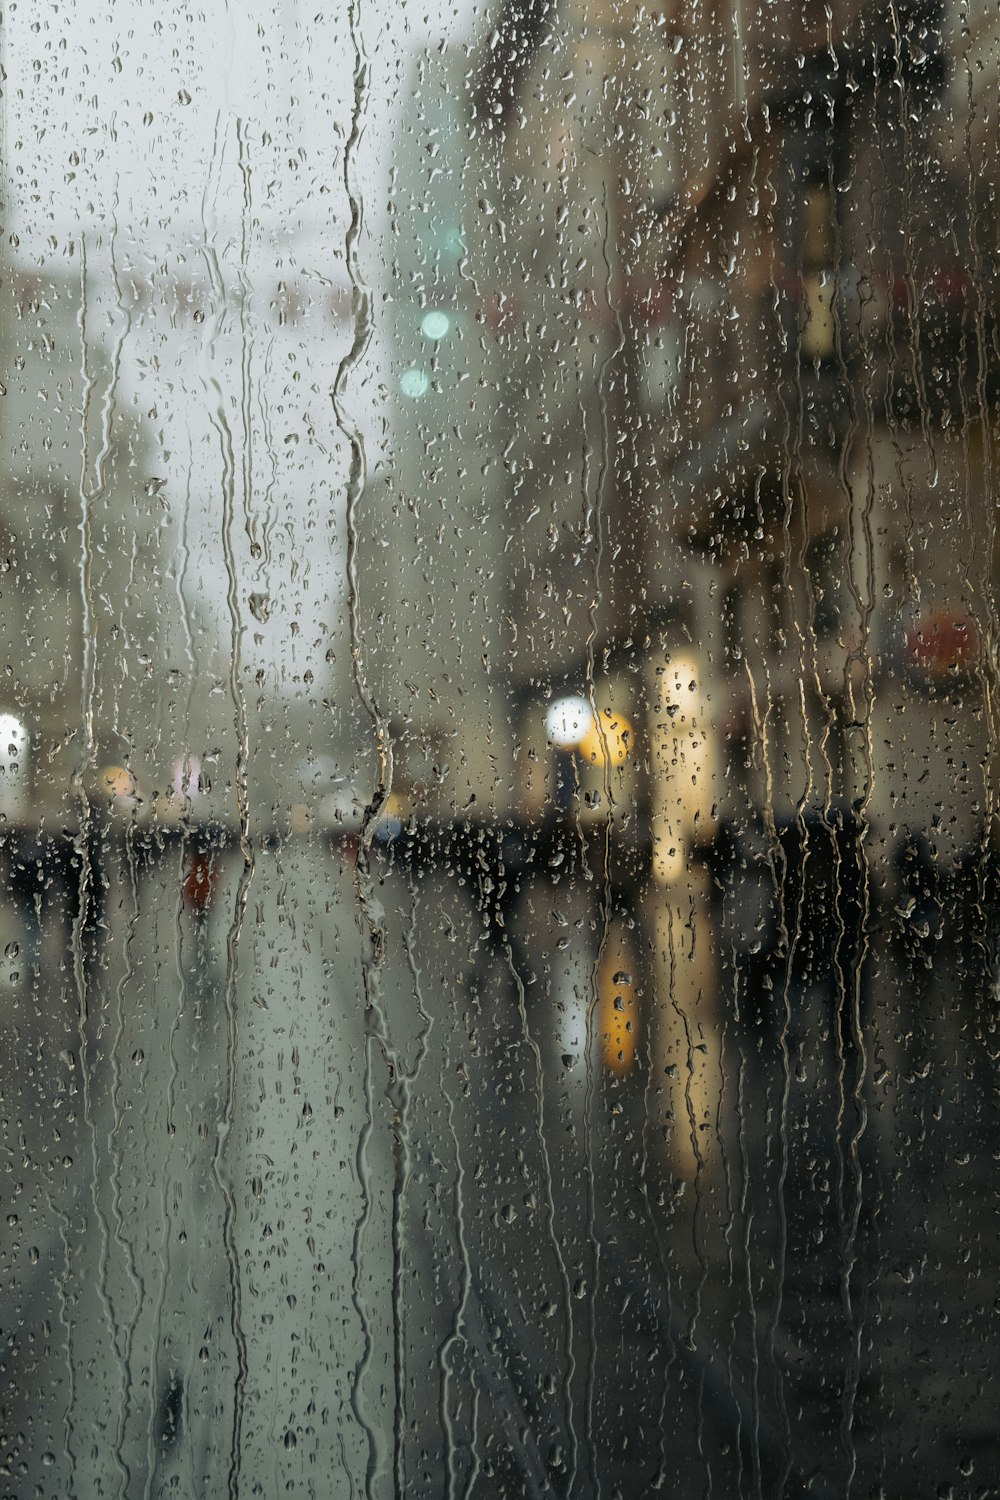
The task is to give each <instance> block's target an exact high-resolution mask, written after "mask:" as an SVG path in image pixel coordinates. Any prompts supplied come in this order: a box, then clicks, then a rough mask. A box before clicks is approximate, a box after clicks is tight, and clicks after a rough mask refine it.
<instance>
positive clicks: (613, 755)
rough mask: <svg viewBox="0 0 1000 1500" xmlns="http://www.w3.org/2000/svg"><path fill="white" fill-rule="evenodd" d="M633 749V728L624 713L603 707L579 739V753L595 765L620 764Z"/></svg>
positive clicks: (622, 763)
mask: <svg viewBox="0 0 1000 1500" xmlns="http://www.w3.org/2000/svg"><path fill="white" fill-rule="evenodd" d="M634 749H635V730H634V729H633V727H632V724H631V722H630V721H629V720H628V719H627V718H626V717H625V715H624V714H619V713H615V712H614V711H613V710H612V709H610V708H605V709H603V710H602V711H601V713H600V714H599V716H598V722H597V723H596V724H592V725H591V727H590V728H589V729H588V730H587V733H586V734H585V735H584V737H583V739H582V740H581V741H580V754H581V755H582V756H583V757H584V758H585V759H586V760H589V761H590V762H591V763H592V764H593V765H595V766H604V765H612V766H621V765H624V763H625V761H626V760H628V758H629V756H630V755H631V754H632V752H633V750H634Z"/></svg>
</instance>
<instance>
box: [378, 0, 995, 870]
mask: <svg viewBox="0 0 1000 1500" xmlns="http://www.w3.org/2000/svg"><path fill="white" fill-rule="evenodd" d="M894 18H895V19H894ZM779 21H780V25H778V26H777V32H775V26H776V24H777V23H778V22H779ZM487 33H489V34H488V35H487ZM776 34H777V35H780V36H781V38H782V40H781V44H780V46H776V45H775V44H774V41H773V37H774V36H775V35H776ZM991 42H992V33H991V31H990V26H989V22H988V21H987V20H986V18H985V17H984V18H983V19H982V20H981V21H980V23H979V31H978V32H976V31H975V30H974V29H973V28H970V25H969V24H968V22H967V16H966V11H965V10H961V12H960V11H959V9H958V8H950V7H947V6H944V5H943V4H936V3H933V0H920V3H917V4H913V5H910V6H908V7H904V8H902V9H898V14H897V11H895V10H894V11H892V12H891V13H890V11H889V10H885V11H884V12H882V11H874V12H873V11H872V10H871V9H870V8H866V9H865V10H864V11H861V10H859V9H858V8H856V7H852V6H841V7H835V8H833V9H831V8H827V9H825V10H824V11H823V13H822V15H819V14H818V13H817V16H816V17H811V15H810V14H809V13H808V12H804V11H801V10H798V9H796V8H795V7H789V8H787V12H786V10H782V11H781V13H780V16H779V15H778V13H777V12H772V11H769V12H768V13H767V14H766V15H765V14H764V13H763V12H761V13H760V15H759V16H758V17H757V18H756V19H755V20H754V19H751V18H750V17H749V16H748V15H747V14H745V13H744V12H743V10H742V8H737V9H736V10H734V11H727V12H726V14H725V15H722V14H721V13H720V14H718V15H716V14H715V13H713V14H712V16H711V17H707V16H704V15H696V13H695V12H694V11H692V12H691V14H690V15H688V14H687V12H686V11H685V9H684V7H679V8H676V9H675V10H674V11H673V12H672V13H670V14H667V13H665V12H663V11H658V10H656V9H653V10H650V9H647V8H646V7H644V6H630V5H608V6H607V7H604V8H600V7H598V8H595V7H594V6H587V7H585V8H579V7H574V6H564V7H560V8H559V9H558V11H556V10H554V9H551V8H549V7H546V6H543V5H539V6H537V7H531V6H529V7H523V6H519V5H508V6H500V7H498V8H497V11H496V12H495V15H494V17H493V21H492V24H491V25H489V26H486V27H485V28H483V31H482V34H481V36H477V38H476V39H475V40H474V42H473V43H470V44H469V45H468V46H465V47H460V48H454V49H452V50H451V51H446V52H443V53H441V54H440V55H438V56H432V57H429V58H426V59H423V60H422V61H421V63H420V65H419V70H420V71H419V77H417V78H416V79H415V80H414V87H413V90H412V93H411V94H409V95H408V102H407V106H406V110H405V112H404V115H403V118H402V125H401V133H400V148H399V153H398V159H397V162H396V164H395V167H394V172H395V178H394V182H395V186H394V193H393V209H394V212H393V220H392V222H393V246H394V251H393V253H394V256H395V259H394V261H393V262H392V271H393V286H394V293H393V295H394V296H395V297H396V299H397V303H396V319H397V330H398V345H397V348H398V364H397V366H396V368H395V371H394V373H395V377H396V385H397V397H396V412H397V432H398V438H399V441H398V444H397V447H396V451H397V453H398V468H397V470H396V472H395V473H393V474H392V475H391V476H387V478H386V486H387V489H389V490H390V491H391V493H392V499H391V505H392V514H393V520H392V522H391V528H392V529H391V532H390V528H389V527H387V531H386V538H387V543H388V545H389V557H390V558H393V559H400V560H403V564H404V565H403V566H402V567H400V568H399V569H398V570H397V569H396V568H395V567H393V566H391V567H390V568H389V569H388V570H387V572H386V574H385V577H386V579H387V581H386V583H385V588H386V590H387V593H386V595H385V602H383V603H382V604H381V605H380V614H379V629H380V632H381V634H380V637H379V648H378V649H379V651H380V653H382V654H383V656H384V660H385V662H386V671H385V677H384V693H385V698H386V702H387V705H388V707H389V708H390V710H391V714H392V715H395V716H396V718H397V720H398V727H399V730H400V734H401V737H402V743H401V755H400V764H401V768H402V771H403V779H404V780H405V779H406V775H407V772H406V763H407V754H408V753H409V754H410V756H411V758H412V759H414V760H421V758H422V759H423V760H425V761H426V760H429V762H430V764H431V765H437V766H438V772H439V773H440V772H441V765H442V764H443V763H444V762H447V763H448V765H449V767H450V770H449V773H448V775H449V776H450V777H452V778H455V777H457V780H447V779H446V780H444V781H441V780H440V776H439V784H438V786H437V789H436V792H435V793H434V795H433V796H432V797H431V801H430V803H428V807H430V806H431V805H433V807H434V808H435V810H436V811H437V812H438V813H440V814H442V815H443V814H445V813H446V812H448V811H449V810H450V811H451V812H456V811H462V810H465V811H466V812H467V811H468V809H469V805H470V804H469V797H470V796H476V797H477V798H478V806H479V808H480V810H482V808H483V805H484V802H485V804H486V805H489V806H493V807H495V808H496V810H498V811H500V812H503V813H511V812H520V813H527V814H529V815H530V814H531V813H532V812H533V811H535V812H537V811H538V810H539V809H540V808H541V807H542V806H543V805H544V804H545V802H546V799H547V798H548V800H549V802H550V803H551V800H552V798H553V797H554V796H557V794H556V784H555V781H553V778H554V777H555V778H556V779H558V776H559V775H560V774H562V773H561V772H560V770H559V760H560V757H559V753H558V747H554V745H553V741H552V736H551V733H550V732H547V731H546V729H545V724H546V711H547V705H549V704H550V703H551V701H552V699H553V697H558V696H559V695H560V694H563V695H565V694H569V695H571V696H572V695H577V696H582V697H584V698H587V699H590V700H591V706H592V709H594V710H596V711H597V713H598V715H600V713H601V711H602V710H613V711H615V712H618V713H621V714H623V715H625V716H626V718H628V719H630V720H631V719H634V720H635V721H636V725H637V726H639V727H638V729H637V733H636V734H635V736H634V738H633V741H632V744H631V745H630V747H629V754H628V757H627V761H628V767H629V770H630V772H631V775H632V781H631V782H630V784H629V789H628V792H627V793H625V794H623V795H622V796H621V797H620V798H619V803H620V806H621V809H622V816H624V817H626V818H627V816H628V809H629V808H630V807H633V808H635V807H637V808H638V809H639V816H640V817H645V816H647V814H648V812H649V809H650V808H651V806H652V802H653V801H655V799H656V797H657V796H658V795H660V794H658V793H657V791H656V786H657V782H658V780H659V779H660V778H659V777H658V775H657V773H656V771H655V768H654V761H655V759H656V754H657V752H656V748H655V746H656V743H657V734H656V731H655V728H654V724H655V720H656V716H657V712H658V709H659V708H660V707H662V705H658V704H657V700H656V687H655V684H656V683H657V682H658V681H662V678H663V673H664V670H665V669H666V666H667V658H669V657H671V656H674V657H677V656H678V653H680V658H679V659H683V660H687V659H690V660H691V661H692V662H693V663H695V664H696V665H697V670H698V675H699V684H700V685H699V698H700V701H701V708H700V716H701V723H702V725H703V727H704V729H705V732H706V734H707V735H708V737H709V739H710V740H711V742H712V752H711V759H712V762H713V765H714V768H715V774H713V776H712V777H711V785H710V786H709V785H708V784H707V783H706V785H705V789H704V797H703V799H702V801H703V802H704V806H703V807H701V809H700V812H701V818H702V823H703V827H704V826H707V825H708V823H709V822H710V821H711V819H712V818H714V817H720V816H721V817H728V818H730V819H732V820H734V821H735V822H737V823H742V822H745V821H746V820H747V818H748V817H749V818H752V817H760V816H763V815H764V814H765V810H766V813H767V816H769V817H773V818H777V819H778V821H779V822H780V821H787V820H789V819H793V818H794V817H795V816H796V815H797V814H798V815H801V814H802V812H803V811H804V810H805V811H808V810H809V809H812V811H813V812H814V813H815V814H816V815H817V816H822V815H823V814H824V809H825V810H826V811H827V812H829V809H830V808H831V807H833V806H841V805H842V806H846V807H852V806H853V807H855V808H857V809H863V814H864V817H865V818H866V819H867V820H868V823H869V825H870V827H871V828H872V830H873V831H875V832H876V833H877V840H876V842H878V843H879V845H880V846H881V847H883V848H885V849H888V848H889V846H890V844H891V842H892V839H893V838H894V837H895V835H896V833H897V832H898V830H899V829H901V828H903V829H905V828H911V829H914V830H919V831H920V832H921V833H928V834H929V835H930V836H931V837H932V839H933V840H934V841H936V843H937V844H939V845H940V849H941V853H942V855H944V856H945V857H949V856H952V857H954V856H955V855H957V854H959V853H961V852H962V851H968V850H969V848H970V847H972V846H974V845H976V843H977V842H978V841H979V840H980V839H981V838H982V837H983V835H984V830H985V828H986V826H987V824H988V822H989V818H990V811H989V809H990V805H991V790H990V784H989V783H990V776H989V774H988V772H987V771H986V770H985V769H984V767H985V763H986V760H987V759H988V754H987V747H988V745H989V743H990V736H991V723H990V716H991V712H992V710H991V707H990V704H991V702H992V699H993V681H994V677H995V671H996V659H995V647H994V644H993V642H994V639H995V628H994V624H993V611H994V605H993V598H994V592H995V589H994V585H995V581H996V556H995V553H996V549H995V544H994V528H993V523H992V519H991V517H992V499H991V496H992V493H993V484H994V480H993V473H992V466H993V458H992V452H993V447H994V432H995V424H996V370H997V363H996V352H995V330H994V323H993V317H992V313H991V311H990V302H991V292H990V288H991V287H992V284H993V279H994V276H995V267H994V264H993V261H994V259H995V253H994V252H993V251H992V250H991V248H990V245H991V244H992V241H990V239H989V235H988V234H987V233H986V232H985V226H987V225H989V224H990V223H992V216H993V214H994V212H995V210H994V207H993V199H994V196H995V184H994V181H993V178H992V176H991V174H990V173H989V172H978V171H976V170H975V169H974V167H973V166H972V165H971V162H972V160H973V159H974V157H970V142H971V143H972V145H971V150H972V152H973V153H974V152H975V149H976V148H975V144H974V143H975V141H977V140H979V138H980V137H981V136H982V135H983V132H984V131H987V130H988V129H989V128H990V127H989V123H988V122H989V119H990V111H989V103H988V98H989V96H988V82H987V79H988V76H989V68H990V67H991V66H993V65H992V63H991V62H990V58H991V55H992V47H991ZM722 101H725V102H724V103H723V102H722ZM988 241H989V244H988V243H987V242H988ZM397 272H398V274H397ZM403 537H405V538H406V540H405V541H403V540H402V538H403ZM410 555H413V556H415V557H416V558H417V559H418V563H417V568H416V570H412V569H411V568H409V567H408V566H406V565H405V559H406V558H407V557H408V556H410ZM390 600H391V604H390V603H389V602H388V601H390ZM446 600H447V603H446V602H445V601H446ZM404 682H405V683H406V684H407V685H408V686H407V687H406V688H405V689H402V688H401V684H402V683H404ZM411 686H412V688H413V689H414V691H413V692H412V693H411V692H410V687H411ZM673 707H674V709H676V705H674V706H673ZM444 743H450V744H451V747H452V748H451V752H450V753H449V754H447V755H445V754H444V752H443V750H441V749H440V745H441V744H444ZM407 746H408V747H409V750H408V749H407ZM435 746H438V747H439V748H438V749H435V748H434V747H435ZM578 748H579V747H577V749H578ZM579 758H580V757H579V754H578V755H577V759H579ZM584 759H586V757H584ZM590 759H591V762H592V763H593V762H594V761H595V760H599V761H600V762H601V763H602V767H601V768H599V770H600V771H601V774H603V769H606V766H605V765H604V763H608V764H610V763H611V762H613V761H614V756H610V757H609V756H608V754H607V747H606V746H605V747H603V748H602V750H601V753H600V755H598V756H597V757H594V756H591V758H590ZM459 767H460V768H461V770H459V769H458V768H459ZM622 774H628V772H623V773H622ZM577 775H578V778H579V775H580V768H579V767H578V768H577ZM411 779H412V780H413V782H414V783H415V784H416V783H420V782H421V775H420V774H417V773H416V772H414V773H413V775H412V777H411ZM587 779H588V772H587V768H586V766H584V767H583V771H582V780H581V781H580V790H581V792H582V793H584V794H586V793H587V792H588V790H589V792H594V791H595V790H596V788H595V786H590V785H589V784H588V786H585V785H584V783H587ZM590 779H591V782H593V780H594V778H593V774H592V773H590ZM600 779H601V775H600V774H599V775H598V776H597V781H598V782H599V781H600ZM424 781H426V776H425V777H424ZM421 784H423V783H421ZM609 790H610V791H611V793H612V796H613V795H614V788H613V787H611V788H609ZM597 800H599V797H598V799H597ZM696 800H697V799H696ZM594 805H595V800H594V798H593V797H592V796H591V797H590V800H589V801H588V802H587V803H586V805H584V803H583V802H581V810H582V812H583V813H584V815H585V816H587V815H588V814H589V813H590V812H591V811H592V810H593V807H594Z"/></svg>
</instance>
